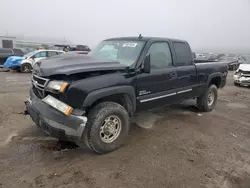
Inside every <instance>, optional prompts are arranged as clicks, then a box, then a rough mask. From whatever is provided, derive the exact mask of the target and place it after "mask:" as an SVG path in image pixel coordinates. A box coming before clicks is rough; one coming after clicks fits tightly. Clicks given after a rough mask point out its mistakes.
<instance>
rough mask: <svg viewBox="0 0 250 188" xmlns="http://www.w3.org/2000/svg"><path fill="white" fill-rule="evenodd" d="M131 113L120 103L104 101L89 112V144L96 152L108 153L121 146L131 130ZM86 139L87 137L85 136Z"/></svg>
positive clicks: (87, 131)
mask: <svg viewBox="0 0 250 188" xmlns="http://www.w3.org/2000/svg"><path fill="white" fill-rule="evenodd" d="M129 126H130V125H129V115H128V112H127V110H126V109H125V108H124V107H123V106H121V105H120V104H118V103H114V102H104V103H100V104H98V105H96V106H95V107H94V108H93V109H92V110H91V111H90V113H89V114H88V123H87V125H86V134H85V135H83V136H87V140H85V142H87V144H88V145H89V147H90V149H92V150H93V151H95V152H96V153H100V154H103V153H108V152H111V151H113V150H116V149H118V148H120V147H121V146H122V145H123V144H124V140H125V138H126V136H127V135H128V131H129ZM85 139H86V138H85Z"/></svg>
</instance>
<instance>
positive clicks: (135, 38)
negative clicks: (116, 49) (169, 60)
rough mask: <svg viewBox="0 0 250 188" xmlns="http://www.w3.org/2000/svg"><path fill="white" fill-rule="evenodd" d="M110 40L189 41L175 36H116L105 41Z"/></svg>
mask: <svg viewBox="0 0 250 188" xmlns="http://www.w3.org/2000/svg"><path fill="white" fill-rule="evenodd" d="M110 40H127V41H145V42H147V41H149V40H152V41H176V42H184V43H186V42H187V41H185V40H180V39H173V38H164V37H141V38H140V37H116V38H109V39H106V40H105V41H110Z"/></svg>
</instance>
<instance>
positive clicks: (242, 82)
mask: <svg viewBox="0 0 250 188" xmlns="http://www.w3.org/2000/svg"><path fill="white" fill-rule="evenodd" d="M242 59H243V61H244V62H243V63H242V64H240V66H239V68H238V69H237V70H236V71H235V73H234V75H233V78H234V84H235V85H236V86H250V55H242Z"/></svg>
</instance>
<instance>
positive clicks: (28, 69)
mask: <svg viewBox="0 0 250 188" xmlns="http://www.w3.org/2000/svg"><path fill="white" fill-rule="evenodd" d="M20 71H21V72H22V73H30V72H31V71H32V66H31V64H29V63H24V64H22V65H21V67H20Z"/></svg>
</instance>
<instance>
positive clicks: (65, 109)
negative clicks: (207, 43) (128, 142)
mask: <svg viewBox="0 0 250 188" xmlns="http://www.w3.org/2000/svg"><path fill="white" fill-rule="evenodd" d="M227 73H228V71H227V66H226V65H225V64H223V63H217V62H215V63H213V62H209V63H200V64H194V62H193V53H192V51H191V48H190V46H189V44H188V43H187V42H186V41H182V40H175V39H166V38H152V37H141V35H140V36H139V37H123V38H113V39H107V40H104V41H102V42H101V43H100V44H99V45H98V46H97V47H96V49H94V50H91V52H90V53H89V54H88V55H87V56H85V55H82V56H72V57H70V58H68V57H66V55H65V56H64V55H62V56H60V57H55V58H50V59H46V60H43V61H42V62H39V63H36V64H35V65H34V70H33V73H32V74H33V75H32V88H31V90H30V95H29V99H28V101H27V103H26V106H27V111H28V113H29V114H30V116H31V118H32V119H33V121H34V122H35V123H36V124H37V125H38V126H39V127H40V128H41V129H43V130H44V131H45V132H46V133H47V134H49V135H51V136H52V137H56V138H58V139H60V140H67V141H71V142H75V143H77V144H81V142H82V141H84V142H85V143H86V145H88V146H89V148H90V149H92V150H93V151H95V152H97V153H107V152H111V151H113V150H115V149H117V148H119V147H121V146H122V145H123V144H124V139H125V138H126V137H127V135H128V131H129V128H130V123H129V120H130V117H131V116H133V115H134V114H135V113H138V112H141V111H144V110H148V109H151V108H155V107H157V106H162V105H169V104H173V103H180V102H182V101H183V100H186V99H191V98H197V106H198V107H199V109H200V110H202V111H206V112H209V111H211V110H213V108H214V107H215V104H216V101H217V96H218V93H217V89H218V88H221V87H224V85H225V83H226V77H227ZM37 83H39V85H38V84H37Z"/></svg>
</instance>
